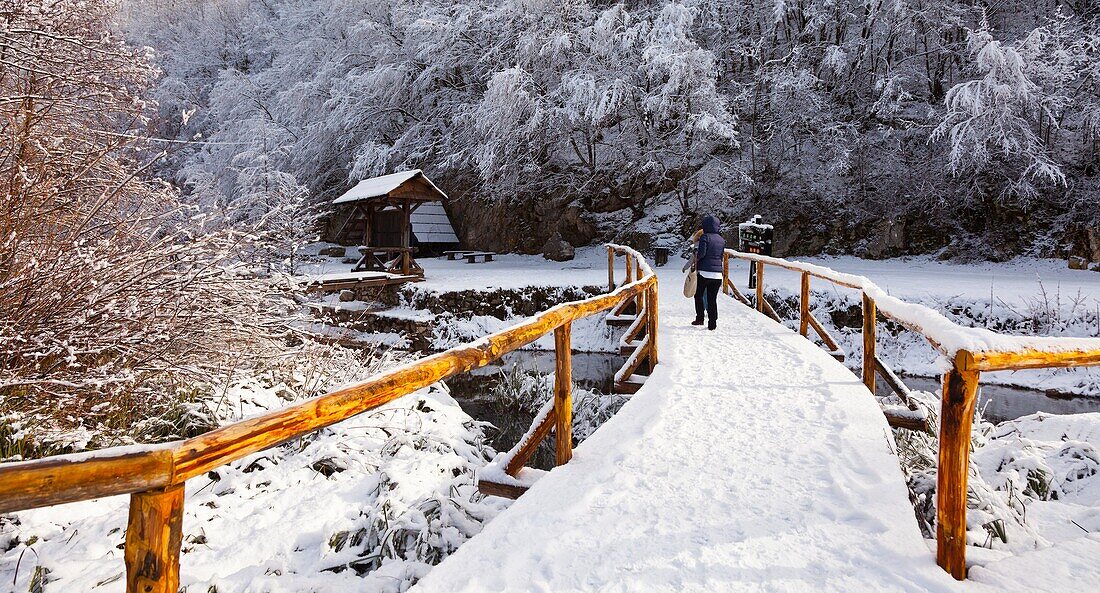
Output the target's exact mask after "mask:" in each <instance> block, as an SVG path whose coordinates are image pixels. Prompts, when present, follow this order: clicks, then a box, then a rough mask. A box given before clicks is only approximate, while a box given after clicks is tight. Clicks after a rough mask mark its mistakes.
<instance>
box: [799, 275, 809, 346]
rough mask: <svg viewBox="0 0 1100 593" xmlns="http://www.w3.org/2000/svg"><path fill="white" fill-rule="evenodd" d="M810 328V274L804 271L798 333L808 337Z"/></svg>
mask: <svg viewBox="0 0 1100 593" xmlns="http://www.w3.org/2000/svg"><path fill="white" fill-rule="evenodd" d="M809 330H810V275H809V274H808V273H806V272H802V296H801V297H800V300H799V308H798V333H800V334H802V336H803V337H808V335H809Z"/></svg>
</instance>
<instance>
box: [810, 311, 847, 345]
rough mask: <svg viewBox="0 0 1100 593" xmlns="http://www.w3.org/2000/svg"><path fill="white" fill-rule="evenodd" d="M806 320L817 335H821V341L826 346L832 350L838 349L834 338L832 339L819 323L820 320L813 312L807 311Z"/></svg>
mask: <svg viewBox="0 0 1100 593" xmlns="http://www.w3.org/2000/svg"><path fill="white" fill-rule="evenodd" d="M806 320H807V321H809V322H810V327H812V328H814V331H815V332H817V335H818V336H821V341H822V342H825V347H826V348H828V349H829V350H832V351H834V352H835V351H837V350H840V346H838V345H837V343H836V340H834V339H833V336H831V335H829V332H828V330H826V329H825V327H824V326H822V325H821V322H820V321H818V320H817V317H814V314H813V313H807V317H806Z"/></svg>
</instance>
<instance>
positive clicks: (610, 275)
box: [607, 245, 615, 292]
mask: <svg viewBox="0 0 1100 593" xmlns="http://www.w3.org/2000/svg"><path fill="white" fill-rule="evenodd" d="M614 291H615V248H614V247H612V246H610V245H608V246H607V292H614Z"/></svg>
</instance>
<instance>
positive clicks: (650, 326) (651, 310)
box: [645, 282, 658, 375]
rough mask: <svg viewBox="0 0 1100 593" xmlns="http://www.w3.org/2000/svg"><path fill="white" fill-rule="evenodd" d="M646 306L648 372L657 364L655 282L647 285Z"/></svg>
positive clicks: (651, 372) (651, 371)
mask: <svg viewBox="0 0 1100 593" xmlns="http://www.w3.org/2000/svg"><path fill="white" fill-rule="evenodd" d="M648 292H649V297H648V301H647V302H648V307H647V308H646V330H645V331H646V335H647V336H649V373H650V374H651V375H652V374H653V369H654V368H655V367H656V366H657V321H658V317H657V282H653V285H652V286H650V287H649V290H648Z"/></svg>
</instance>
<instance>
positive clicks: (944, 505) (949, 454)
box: [936, 351, 979, 581]
mask: <svg viewBox="0 0 1100 593" xmlns="http://www.w3.org/2000/svg"><path fill="white" fill-rule="evenodd" d="M963 352H965V351H963ZM963 352H960V354H963ZM967 354H969V353H967ZM957 360H958V357H956V361H957ZM978 377H979V373H978V372H977V371H963V370H960V369H959V367H958V363H957V362H956V364H955V365H954V366H953V367H952V369H951V370H950V371H949V372H948V373H947V374H945V375H944V377H943V403H942V406H941V410H940V452H939V466H938V469H937V474H936V563H937V564H939V565H940V566H941V567H943V569H944V570H946V571H947V572H948V573H950V574H951V576H953V577H955V578H956V579H958V580H960V581H961V580H963V579H965V578H966V493H967V484H966V480H967V473H968V472H969V470H970V429H971V426H972V425H973V422H974V405H975V403H976V402H977V399H978V398H977V390H978Z"/></svg>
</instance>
